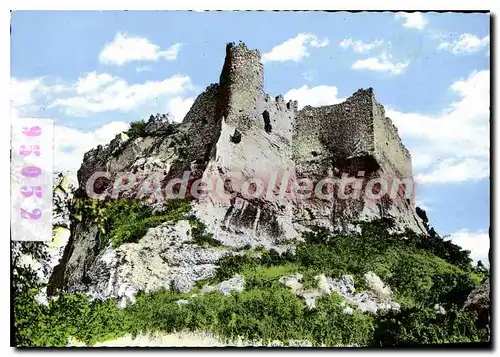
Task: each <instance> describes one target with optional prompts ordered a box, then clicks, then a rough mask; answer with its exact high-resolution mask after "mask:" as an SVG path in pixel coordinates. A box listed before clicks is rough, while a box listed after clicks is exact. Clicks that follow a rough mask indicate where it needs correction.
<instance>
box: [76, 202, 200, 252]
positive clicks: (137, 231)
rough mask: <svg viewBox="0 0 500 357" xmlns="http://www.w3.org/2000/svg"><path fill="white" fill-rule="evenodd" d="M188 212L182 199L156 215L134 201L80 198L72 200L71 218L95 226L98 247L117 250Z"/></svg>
mask: <svg viewBox="0 0 500 357" xmlns="http://www.w3.org/2000/svg"><path fill="white" fill-rule="evenodd" d="M189 210H190V206H189V202H188V201H187V200H182V199H175V200H167V201H165V204H164V207H163V209H162V210H161V211H160V210H158V211H157V212H155V211H153V208H152V207H150V206H147V205H144V204H143V203H142V202H141V201H139V200H134V199H125V198H121V199H116V200H108V201H99V200H97V199H91V198H83V199H75V202H74V205H73V208H72V210H71V217H72V219H75V220H77V221H90V222H92V223H94V224H97V226H98V228H99V230H100V232H101V235H100V239H101V247H105V246H106V245H107V244H108V242H111V244H112V246H113V247H115V248H116V247H118V246H119V245H121V244H123V243H134V242H137V241H138V240H139V239H140V238H142V237H143V236H144V235H145V234H146V232H147V230H148V229H149V228H152V227H156V226H158V225H160V224H162V223H164V222H170V223H172V224H175V223H176V222H177V221H179V220H180V219H182V218H185V217H186V215H187V213H188V212H189ZM193 224H195V223H193Z"/></svg>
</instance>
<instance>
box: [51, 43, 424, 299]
mask: <svg viewBox="0 0 500 357" xmlns="http://www.w3.org/2000/svg"><path fill="white" fill-rule="evenodd" d="M297 108H298V105H297V102H296V101H289V102H285V100H284V98H283V97H282V96H278V97H276V98H271V97H270V96H269V95H267V94H265V93H264V68H263V65H262V62H261V58H260V54H259V52H258V51H257V50H249V49H248V48H247V47H246V46H245V45H244V44H242V43H240V44H238V45H235V44H232V43H230V44H228V45H227V47H226V57H225V61H224V64H223V68H222V72H221V75H220V81H219V83H217V84H211V85H210V86H208V87H207V88H206V90H205V91H204V92H203V93H202V94H200V95H199V96H198V98H197V99H196V100H195V102H194V104H193V106H192V107H191V109H190V110H189V112H188V113H187V115H186V117H185V118H184V120H183V122H182V123H170V121H169V120H168V117H166V116H162V117H160V116H157V117H151V118H150V120H149V122H148V123H147V125H146V126H145V128H144V132H143V133H142V134H141V135H139V136H133V137H129V136H127V135H126V134H125V133H122V134H119V135H117V136H116V138H115V139H113V140H112V141H111V142H110V143H109V144H108V145H107V146H105V147H102V146H99V147H97V148H96V149H94V150H91V151H89V152H88V153H86V154H85V157H84V162H83V164H82V166H81V168H80V170H79V171H78V182H79V192H78V194H79V195H83V196H85V195H89V193H88V192H89V190H88V189H90V191H91V192H93V193H94V194H95V195H97V196H100V197H101V198H104V197H112V198H117V197H135V198H138V199H142V200H144V201H146V202H149V203H150V204H152V205H154V204H157V203H158V202H160V201H161V200H162V199H164V198H165V196H166V197H167V198H170V197H174V196H175V197H177V196H182V193H183V192H182V188H179V187H177V188H175V185H172V182H174V181H173V180H175V179H177V180H179V181H177V182H180V181H182V180H183V179H184V178H185V179H186V182H187V183H188V184H187V190H186V191H187V197H189V198H195V199H194V200H193V201H192V208H193V209H192V212H193V213H194V214H195V215H196V216H197V217H198V218H199V219H200V220H201V221H202V222H203V223H204V224H205V225H206V226H207V227H208V230H209V231H210V232H211V233H213V234H214V237H215V238H216V239H217V240H219V241H220V242H222V243H223V244H224V245H226V246H230V247H243V246H246V245H250V246H258V245H259V246H264V247H266V248H271V247H275V248H276V247H278V248H279V247H283V246H287V245H288V244H290V242H291V241H293V240H294V239H297V238H300V233H301V232H303V231H307V230H308V229H309V228H308V227H310V226H312V225H322V226H326V227H329V228H331V229H337V228H341V229H347V228H349V227H350V226H351V224H352V222H353V221H354V220H356V219H373V218H380V217H389V216H392V217H393V218H395V221H396V225H397V227H399V228H406V227H409V228H411V229H413V230H415V231H418V232H425V227H424V225H423V224H422V221H421V219H420V218H419V217H418V216H417V215H416V213H415V207H414V203H413V200H412V198H413V196H411V195H410V197H409V198H407V197H404V193H402V192H401V190H400V187H399V185H396V188H395V192H396V195H395V196H394V197H389V194H387V193H385V194H379V195H378V196H379V197H375V198H373V197H372V196H373V195H371V196H370V197H369V199H367V198H366V195H364V194H361V195H360V196H359V197H356V196H355V195H353V196H352V197H351V196H349V197H348V198H347V199H344V196H342V194H345V192H351V193H352V192H354V191H355V188H354V187H353V186H351V187H350V188H349V187H347V191H346V190H345V187H344V189H342V187H341V186H342V185H340V186H339V185H335V184H334V185H333V188H332V189H330V191H328V187H329V186H328V185H324V186H323V187H322V188H321V187H320V185H316V186H315V188H312V189H309V188H308V189H307V190H308V191H309V193H311V197H310V198H304V195H303V193H304V192H302V194H301V195H299V191H300V188H301V187H302V189H304V186H300V184H299V183H298V181H297V180H303V179H311V180H313V182H314V184H316V183H318V182H321V181H322V180H323V183H325V182H327V181H328V182H330V181H332V180H333V181H334V182H341V181H338V180H340V179H341V178H342V177H345V175H346V174H347V175H348V176H349V177H350V178H354V177H359V176H362V177H363V180H362V181H360V182H361V183H360V186H361V187H360V189H361V190H371V192H372V193H373V192H375V196H376V195H377V194H378V193H379V192H382V193H384V192H383V184H384V182H383V181H384V180H385V182H387V183H388V184H390V185H392V184H393V181H396V180H400V181H402V182H404V183H407V189H408V185H409V184H408V182H410V183H412V170H411V158H410V154H409V152H408V150H406V148H405V147H404V146H403V144H402V143H401V140H400V139H399V137H398V134H397V130H396V128H395V127H394V125H393V124H392V123H391V121H390V119H389V118H386V117H385V113H384V109H383V107H382V106H381V105H380V104H378V103H377V101H376V99H375V96H374V94H373V90H372V89H371V88H370V89H367V90H359V91H357V92H356V93H354V94H353V95H352V96H351V97H350V98H348V99H347V100H346V101H345V102H344V103H341V104H337V105H332V106H325V107H319V108H313V107H310V106H306V107H305V108H303V109H302V110H300V111H299V110H298V109H297ZM186 171H188V173H187V176H186ZM99 172H105V173H106V175H105V176H106V177H104V176H103V175H102V174H101V175H99V174H98V173H99ZM343 174H344V176H343ZM96 175H97V176H96ZM132 175H133V177H132ZM124 177H125V178H127V180H125V181H126V182H127V183H126V184H125V185H121V186H120V185H117V182H122V183H123V178H124ZM117 178H118V179H117ZM198 179H201V180H203V182H204V185H205V186H203V187H204V188H205V192H206V191H210V193H209V194H205V195H203V194H202V195H201V197H200V195H196V192H198V191H196V190H195V191H193V190H192V188H193V186H194V187H198V186H196V180H198ZM373 179H378V180H379V181H378V183H375V184H373V182H372V184H370V183H369V180H372V181H373ZM156 180H157V181H156ZM335 180H337V181H335ZM405 180H406V181H405ZM155 183H158V185H156V186H155ZM169 185H170V186H169ZM370 185H371V186H370ZM181 186H182V185H181ZM151 187H153V188H151ZM169 187H170V189H171V190H170V191H169ZM172 187H173V189H172ZM318 187H320V188H321V189H319V190H318V189H317V188H318ZM325 187H326V188H327V190H326V193H325V190H324V189H323V188H325ZM412 188H413V187H411V189H412ZM307 190H306V191H307ZM386 191H389V190H386ZM410 191H411V190H410ZM193 192H194V193H193ZM330 195H333V196H330ZM97 196H96V197H97ZM158 229H160V228H158ZM156 230H157V229H156V228H155V229H153V230H150V232H148V234H147V235H146V236H145V237H144V238H143V239H142V240H141V241H139V243H137V245H138V246H140V247H143V248H137V247H136V246H133V245H131V246H129V247H126V248H121V249H120V248H119V249H118V250H113V252H111V250H109V251H108V252H107V253H105V252H103V251H102V250H101V248H99V247H100V245H99V232H98V229H97V227H95V226H94V225H93V224H92V223H90V222H80V223H78V224H75V225H74V226H72V227H71V237H70V241H69V243H68V245H67V247H66V250H65V252H64V256H63V259H62V260H61V263H60V264H59V266H58V267H56V269H55V272H54V274H53V276H52V279H51V280H52V283H51V287H52V289H56V288H63V289H65V290H71V291H75V290H85V291H88V290H89V289H90V287H93V288H94V287H96V286H97V285H96V284H97V282H99V284H100V283H101V282H103V281H106V279H108V278H106V279H104V280H103V279H99V278H96V277H97V276H98V272H99V271H100V272H101V273H102V274H104V270H106V269H111V268H109V267H105V266H103V265H102V264H103V261H104V262H105V261H106V259H105V257H107V256H106V254H110V256H115V257H116V259H118V260H117V263H116V265H117V268H116V269H119V268H118V266H119V265H121V264H123V261H124V259H125V260H126V259H127V258H125V257H126V256H128V257H131V255H130V254H136V255H137V256H136V258H133V259H132V258H130V259H131V260H130V261H129V263H125V266H127V264H130V266H134V265H135V264H136V262H137V260H138V261H140V263H139V265H144V267H147V266H149V264H151V261H153V260H151V261H148V259H156V258H153V257H156V256H160V255H161V254H164V255H169V254H171V253H168V251H169V249H170V250H174V249H175V248H174V247H172V248H169V247H165V246H163V245H162V244H163V243H162V242H166V241H167V240H168V239H170V238H168V237H167V236H166V235H164V236H161V235H160V236H161V239H160V240H159V241H153V240H149V238H148V237H150V236H151V235H154V234H157V233H155V232H156ZM162 234H163V233H162ZM165 234H166V233H165ZM172 234H173V233H172ZM175 234H177V233H175ZM149 244H151V245H152V246H149V248H148V249H149V252H150V253H148V254H151V255H147V258H144V256H143V255H141V254H142V253H140V252H141V249H146V247H147V246H148V245H149ZM160 245H162V246H161V247H160ZM156 248H158V249H159V250H161V252H160V251H157V252H153V250H154V249H156ZM109 249H110V248H109ZM124 250H129V251H128V252H124ZM132 251H134V252H136V253H132ZM191 253H192V254H194V255H196V254H197V253H195V252H191ZM191 253H186V254H187V255H186V257H188V256H192V254H191ZM127 254H129V255H127ZM172 254H173V253H172ZM204 254H205V253H204ZM207 254H208V253H207ZM210 254H212V253H210ZM214 254H215V255H217V256H218V257H220V256H222V254H219V253H214ZM215 255H211V257H212V258H214V259H212V258H210V259H208V261H207V264H213V263H214V262H215ZM103 259H104V260H103ZM113 259H114V258H113ZM113 259H112V260H111V261H113V262H114V261H115V260H113ZM162 259H163V260H162V262H163V263H162V264H170V263H171V262H170V261H169V259H166V258H162ZM183 259H184V258H183ZM186 259H187V258H186ZM193 259H194V258H193ZM195 260H196V259H195ZM113 264H115V263H113ZM193 264H195V265H194V266H198V265H197V264H199V262H198V261H193ZM99 267H101V268H102V269H101V268H99ZM113 269H115V268H113ZM96 274H97V275H96ZM99 274H100V273H99ZM130 274H132V275H133V273H130ZM158 274H160V273H159V272H158ZM162 274H163V273H162ZM165 274H166V273H165ZM193 274H194V273H193ZM125 275H126V274H125ZM125 275H124V274H121V275H120V276H121V277H122V278H124V277H125ZM132 275H130V276H132ZM160 275H161V274H160ZM160 275H158V276H157V278H158V279H159V280H158V281H159V285H161V286H165V284H166V283H167V281H170V280H169V279H170V278H168V277H167V276H166V275H161V276H160ZM167 275H168V274H167ZM194 275H196V278H200V279H204V278H206V277H207V274H205V273H196V274H194ZM194 275H193V276H194ZM130 276H129V278H130ZM155 276H156V275H155ZM169 276H170V275H169ZM129 278H127V279H129ZM96 279H97V280H96ZM130 279H132V280H129V283H130V284H131V285H134V286H135V287H134V288H133V289H135V288H137V287H141V288H143V287H145V286H146V285H147V284H149V283H148V282H147V281H144V284H146V285H144V284H143V283H142V282H141V281H142V280H141V279H142V278H139V277H135V278H130ZM134 279H135V280H134ZM155 279H156V278H155ZM188 280H189V279H188ZM160 281H161V282H160ZM189 281H190V283H189V284H187V285H186V286H189V285H190V284H191V280H189ZM100 289H105V287H104V286H102V287H101V288H100ZM133 289H132V290H133ZM111 290H113V289H111ZM102 293H103V292H102V291H100V292H99V294H102ZM110 294H111V295H113V296H114V295H116V294H118V293H117V292H116V291H115V292H113V293H110ZM111 295H110V296H111ZM118 295H119V294H118Z"/></svg>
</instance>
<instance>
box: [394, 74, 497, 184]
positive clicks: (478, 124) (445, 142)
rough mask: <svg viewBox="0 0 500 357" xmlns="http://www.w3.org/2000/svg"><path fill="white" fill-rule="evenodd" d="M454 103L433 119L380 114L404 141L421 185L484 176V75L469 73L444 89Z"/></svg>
mask: <svg viewBox="0 0 500 357" xmlns="http://www.w3.org/2000/svg"><path fill="white" fill-rule="evenodd" d="M450 90H451V91H453V92H455V93H456V94H457V95H458V100H457V101H455V102H453V103H451V104H450V105H449V107H448V108H446V110H444V111H443V112H442V113H441V114H439V115H435V116H428V115H422V114H418V113H402V112H399V111H397V110H394V109H391V108H387V111H386V114H387V116H388V117H390V118H391V119H392V120H393V122H394V124H395V125H396V126H397V128H398V132H399V134H400V135H401V136H402V138H403V140H404V141H405V142H407V143H409V145H408V146H409V149H410V152H411V154H412V157H415V158H418V159H417V160H416V161H417V162H418V163H417V165H414V170H415V171H416V179H417V181H419V182H421V183H447V182H463V181H469V180H479V179H483V178H487V177H488V176H489V150H490V142H489V137H490V121H489V116H490V111H489V105H490V103H489V97H490V95H489V91H490V72H489V71H488V70H484V71H480V72H473V73H472V74H471V75H470V76H469V77H468V78H467V79H464V80H459V81H457V82H455V83H453V84H452V85H451V86H450Z"/></svg>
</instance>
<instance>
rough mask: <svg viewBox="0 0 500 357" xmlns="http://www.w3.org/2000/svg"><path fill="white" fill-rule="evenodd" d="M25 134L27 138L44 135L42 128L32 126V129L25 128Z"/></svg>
mask: <svg viewBox="0 0 500 357" xmlns="http://www.w3.org/2000/svg"><path fill="white" fill-rule="evenodd" d="M23 134H24V135H27V136H40V135H41V134H42V128H40V127H39V126H32V127H31V128H28V127H24V128H23Z"/></svg>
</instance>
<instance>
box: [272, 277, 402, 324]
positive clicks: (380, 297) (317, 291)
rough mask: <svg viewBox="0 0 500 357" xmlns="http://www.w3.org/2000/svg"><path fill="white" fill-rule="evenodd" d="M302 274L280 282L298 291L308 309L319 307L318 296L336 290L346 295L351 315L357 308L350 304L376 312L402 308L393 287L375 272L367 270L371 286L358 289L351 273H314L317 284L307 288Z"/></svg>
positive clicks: (341, 294)
mask: <svg viewBox="0 0 500 357" xmlns="http://www.w3.org/2000/svg"><path fill="white" fill-rule="evenodd" d="M302 278H303V277H302V274H300V273H296V274H294V275H289V276H284V277H281V278H280V283H281V284H283V285H286V286H288V287H290V288H291V289H292V292H293V293H294V294H295V295H297V296H299V297H301V298H302V299H303V300H304V303H305V305H306V306H307V307H308V308H309V309H314V308H316V300H317V299H318V298H320V297H322V296H325V295H330V294H332V293H334V292H336V293H337V294H339V295H340V296H341V297H343V298H344V301H343V302H342V304H343V306H345V308H344V310H343V312H344V313H345V314H349V315H350V314H352V313H353V312H354V310H353V308H352V307H351V306H353V307H355V308H359V309H360V310H361V311H362V312H371V313H373V314H377V313H384V312H387V311H399V309H400V305H399V304H398V303H397V302H395V301H394V300H393V296H392V291H391V289H390V288H389V287H388V286H387V285H385V284H384V283H383V282H382V280H380V278H379V277H378V276H377V275H375V273H373V272H368V273H366V274H365V276H364V278H365V282H366V284H367V286H368V288H369V290H368V291H362V292H358V293H356V287H355V285H354V280H353V278H352V276H350V275H342V276H341V277H340V278H339V279H334V278H330V277H326V276H324V275H318V276H316V277H315V279H316V282H317V287H316V288H311V289H305V288H304V286H303V283H302V282H301V281H302ZM348 304H349V305H351V306H349V305H348Z"/></svg>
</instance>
